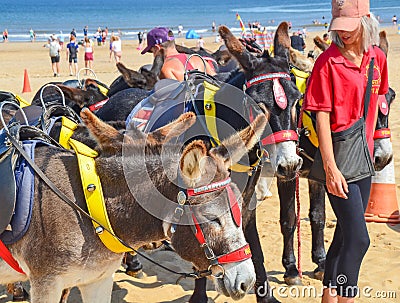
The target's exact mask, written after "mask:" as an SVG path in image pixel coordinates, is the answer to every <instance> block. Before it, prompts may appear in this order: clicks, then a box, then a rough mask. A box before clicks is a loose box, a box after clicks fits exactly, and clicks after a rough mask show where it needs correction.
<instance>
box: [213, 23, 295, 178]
mask: <svg viewBox="0 0 400 303" xmlns="http://www.w3.org/2000/svg"><path fill="white" fill-rule="evenodd" d="M219 33H220V35H221V37H222V38H223V39H224V41H225V45H226V47H227V48H228V50H229V51H230V52H231V54H232V55H233V56H234V57H235V58H236V59H237V61H238V62H239V64H240V65H241V67H242V69H243V71H244V75H245V78H246V86H247V89H246V93H247V94H248V95H250V96H251V97H252V98H253V100H255V101H256V102H257V103H262V104H264V105H265V107H266V109H267V111H268V114H269V117H270V118H269V124H270V126H271V128H272V131H273V133H274V135H273V136H272V138H270V139H271V140H267V141H268V142H270V143H276V152H274V153H272V158H271V161H272V164H273V165H274V167H275V168H276V170H277V174H278V176H280V177H284V178H293V177H294V176H295V174H296V172H297V171H298V170H299V169H300V167H301V165H302V160H301V158H300V157H299V156H298V155H297V154H296V141H297V134H296V132H295V130H296V127H297V117H296V106H295V105H296V103H297V101H298V100H299V99H300V97H301V93H300V92H299V90H298V89H297V87H296V85H295V84H294V83H293V82H292V81H291V80H290V75H289V49H290V38H289V33H288V24H287V23H286V22H283V23H281V24H280V25H279V27H278V29H277V31H276V34H275V38H274V57H271V56H270V55H269V53H268V51H264V53H263V54H262V55H261V56H255V55H253V54H252V53H250V52H248V51H247V50H246V48H245V47H244V46H243V45H242V44H241V43H240V41H239V40H238V39H236V38H235V37H234V36H233V35H232V33H231V32H230V31H229V29H228V28H227V27H225V26H221V27H220V28H219Z"/></svg>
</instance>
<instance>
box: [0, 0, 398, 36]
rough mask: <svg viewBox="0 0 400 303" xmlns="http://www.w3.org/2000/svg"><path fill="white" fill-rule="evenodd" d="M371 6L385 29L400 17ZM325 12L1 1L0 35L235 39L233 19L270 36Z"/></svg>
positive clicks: (231, 4)
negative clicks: (160, 29)
mask: <svg viewBox="0 0 400 303" xmlns="http://www.w3.org/2000/svg"><path fill="white" fill-rule="evenodd" d="M370 3H371V11H372V12H373V13H374V14H375V15H376V16H379V19H380V20H381V22H382V25H383V26H388V25H390V24H391V18H392V17H393V15H395V14H396V13H397V15H398V16H399V17H400V1H399V0H371V1H370ZM330 7H331V2H330V1H326V0H322V1H318V0H307V1H304V0H280V1H276V0H264V1H263V0H246V1H238V0H202V1H186V0H185V1H183V0H111V1H109V0H108V1H105V0H82V1H71V0H13V1H7V0H0V12H1V18H0V31H3V30H4V29H8V32H9V40H10V41H29V30H30V29H31V28H32V29H33V30H34V31H35V33H36V35H37V40H40V41H44V40H46V39H47V38H48V37H49V36H50V35H51V34H56V35H58V36H59V37H60V36H61V38H62V39H65V38H68V36H69V33H70V32H71V30H72V29H73V28H75V30H76V32H77V34H78V39H81V38H83V28H84V26H86V25H87V26H88V27H89V35H90V36H93V35H94V33H95V32H96V30H97V29H98V28H99V27H100V28H102V29H103V28H105V27H108V30H109V32H110V33H111V32H112V31H113V32H114V33H120V34H122V37H123V39H137V33H138V32H139V31H144V30H146V31H149V30H150V29H151V28H153V27H155V26H166V27H169V28H171V29H172V30H173V31H174V33H175V34H176V33H177V28H178V25H180V24H181V25H182V26H183V28H184V33H185V32H186V31H187V30H189V29H194V30H195V31H196V32H197V33H198V34H199V35H203V36H212V35H216V33H214V32H213V31H212V29H211V25H212V23H213V22H215V24H216V26H217V27H218V25H220V24H224V25H227V26H228V27H229V28H230V29H231V30H232V31H233V32H234V33H239V32H240V31H241V29H240V26H239V22H238V21H237V19H236V14H237V13H238V14H239V15H240V17H241V19H242V20H243V22H244V23H245V25H246V26H247V25H248V23H249V22H259V23H260V24H261V28H262V29H263V28H264V27H266V28H267V29H272V30H273V29H274V28H276V26H277V25H278V24H279V23H280V22H281V21H290V22H291V24H292V28H293V30H297V29H303V27H306V28H307V30H308V31H313V30H321V29H324V23H325V22H327V23H329V21H330V19H331V13H330ZM314 23H316V24H314Z"/></svg>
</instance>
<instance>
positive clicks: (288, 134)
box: [261, 129, 299, 145]
mask: <svg viewBox="0 0 400 303" xmlns="http://www.w3.org/2000/svg"><path fill="white" fill-rule="evenodd" d="M298 139H299V135H298V134H297V133H296V132H295V131H294V130H291V129H289V130H281V131H278V132H275V133H273V134H270V135H268V136H266V137H265V138H264V139H262V140H261V143H262V145H271V144H276V143H280V142H284V141H297V140H298Z"/></svg>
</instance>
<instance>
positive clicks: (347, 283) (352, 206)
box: [323, 177, 371, 297]
mask: <svg viewBox="0 0 400 303" xmlns="http://www.w3.org/2000/svg"><path fill="white" fill-rule="evenodd" d="M348 186H349V193H348V194H347V196H348V199H347V200H346V199H342V198H339V197H337V196H334V195H331V194H328V197H329V201H330V202H331V206H332V209H333V211H334V212H335V215H336V218H337V224H336V229H335V234H334V236H333V240H332V244H331V246H330V247H329V250H328V253H327V255H326V264H325V274H324V281H323V284H324V286H325V287H329V288H336V291H337V294H338V295H339V296H342V297H355V296H356V295H357V294H358V288H357V282H358V274H359V271H360V266H361V262H362V259H363V258H364V255H365V253H366V252H367V250H368V247H369V236H368V230H367V225H366V223H365V218H364V213H365V209H366V207H367V204H368V199H369V193H370V189H371V177H368V178H365V179H362V180H360V181H357V182H353V183H349V184H348Z"/></svg>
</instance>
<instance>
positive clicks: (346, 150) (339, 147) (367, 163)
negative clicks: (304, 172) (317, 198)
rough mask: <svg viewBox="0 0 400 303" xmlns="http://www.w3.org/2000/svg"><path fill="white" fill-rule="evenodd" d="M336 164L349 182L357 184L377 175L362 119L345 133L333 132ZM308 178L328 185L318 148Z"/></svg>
mask: <svg viewBox="0 0 400 303" xmlns="http://www.w3.org/2000/svg"><path fill="white" fill-rule="evenodd" d="M332 144H333V154H334V155H335V162H336V165H337V167H338V169H339V170H340V172H341V173H342V174H343V177H344V178H345V179H346V181H347V182H355V181H358V180H361V179H364V178H366V177H369V176H373V175H375V170H374V166H373V164H372V159H371V155H370V153H369V150H368V144H367V139H366V135H365V121H364V118H361V119H360V120H358V121H357V122H356V123H354V124H353V125H352V126H351V127H349V128H348V129H346V130H344V131H340V132H332ZM308 178H309V179H311V180H314V181H318V182H320V183H324V184H325V183H326V176H325V170H324V165H323V162H322V158H321V152H320V149H319V148H318V150H317V152H316V153H315V156H314V163H313V165H312V167H311V170H310V173H309V174H308Z"/></svg>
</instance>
